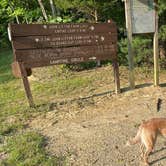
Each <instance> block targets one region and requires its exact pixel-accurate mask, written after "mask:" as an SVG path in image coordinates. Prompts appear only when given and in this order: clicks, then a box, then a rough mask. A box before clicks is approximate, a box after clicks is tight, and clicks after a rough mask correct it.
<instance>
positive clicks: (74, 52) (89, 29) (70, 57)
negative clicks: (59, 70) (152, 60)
mask: <svg viewBox="0 0 166 166" xmlns="http://www.w3.org/2000/svg"><path fill="white" fill-rule="evenodd" d="M9 32H10V37H11V41H12V46H13V53H14V63H15V64H18V66H19V69H20V72H16V71H14V72H13V73H20V74H21V76H22V78H23V82H24V87H25V90H26V92H27V97H28V99H29V103H30V105H31V106H32V105H34V103H33V99H32V95H31V92H29V91H30V87H29V82H28V78H27V76H28V75H29V73H30V72H28V71H29V69H31V68H33V67H43V66H50V65H57V64H73V63H80V62H88V61H97V60H109V59H110V60H112V61H113V64H114V71H115V76H116V77H115V81H116V91H120V87H119V86H120V85H119V71H118V64H117V27H116V25H115V23H114V22H110V23H80V24H74V23H71V24H9ZM13 66H16V65H13ZM13 70H16V69H15V68H14V67H13ZM17 70H18V69H17ZM27 87H28V88H27ZM29 95H30V96H29Z"/></svg>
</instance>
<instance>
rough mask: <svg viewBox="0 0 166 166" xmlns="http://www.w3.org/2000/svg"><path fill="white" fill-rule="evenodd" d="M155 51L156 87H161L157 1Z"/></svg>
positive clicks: (156, 6) (156, 2)
mask: <svg viewBox="0 0 166 166" xmlns="http://www.w3.org/2000/svg"><path fill="white" fill-rule="evenodd" d="M153 51H154V86H159V48H158V0H155V32H154V37H153Z"/></svg>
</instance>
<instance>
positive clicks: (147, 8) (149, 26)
mask: <svg viewBox="0 0 166 166" xmlns="http://www.w3.org/2000/svg"><path fill="white" fill-rule="evenodd" d="M130 4H131V18H132V33H133V34H140V33H154V32H155V6H154V4H155V3H154V0H131V2H130Z"/></svg>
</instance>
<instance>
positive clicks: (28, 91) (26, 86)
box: [19, 63, 35, 107]
mask: <svg viewBox="0 0 166 166" xmlns="http://www.w3.org/2000/svg"><path fill="white" fill-rule="evenodd" d="M19 66H20V71H21V76H22V80H23V84H24V89H25V92H26V96H27V98H28V102H29V106H30V107H34V106H35V104H34V102H33V97H32V94H31V89H30V85H29V81H28V77H27V72H26V69H25V66H24V64H23V63H19Z"/></svg>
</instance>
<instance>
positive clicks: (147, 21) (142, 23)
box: [122, 0, 159, 89]
mask: <svg viewBox="0 0 166 166" xmlns="http://www.w3.org/2000/svg"><path fill="white" fill-rule="evenodd" d="M122 1H125V16H126V29H127V38H128V60H129V83H130V87H131V89H133V88H134V87H135V78H134V60H133V59H134V57H133V49H132V34H147V33H151V34H153V52H154V86H158V85H159V50H158V9H157V7H158V0H122Z"/></svg>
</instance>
